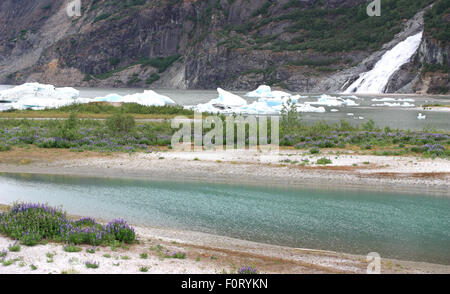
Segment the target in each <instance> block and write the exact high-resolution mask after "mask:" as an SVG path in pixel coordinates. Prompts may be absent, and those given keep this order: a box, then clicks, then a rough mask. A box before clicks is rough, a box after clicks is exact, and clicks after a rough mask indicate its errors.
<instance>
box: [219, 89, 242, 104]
mask: <svg viewBox="0 0 450 294" xmlns="http://www.w3.org/2000/svg"><path fill="white" fill-rule="evenodd" d="M217 92H218V93H219V98H217V99H214V100H211V102H215V103H219V104H222V105H225V106H230V107H237V106H243V105H246V104H247V101H246V100H245V99H243V98H241V97H239V96H238V95H235V94H232V93H230V92H227V91H225V90H223V89H221V88H217Z"/></svg>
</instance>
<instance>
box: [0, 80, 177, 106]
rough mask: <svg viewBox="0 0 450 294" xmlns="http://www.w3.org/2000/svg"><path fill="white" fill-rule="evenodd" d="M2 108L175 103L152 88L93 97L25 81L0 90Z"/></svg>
mask: <svg viewBox="0 0 450 294" xmlns="http://www.w3.org/2000/svg"><path fill="white" fill-rule="evenodd" d="M0 100H1V101H3V102H6V103H2V108H1V109H2V110H7V109H10V108H15V109H36V110H38V109H45V108H57V107H61V106H65V105H70V104H73V103H89V102H124V103H138V104H141V105H147V106H164V105H167V104H175V101H173V100H172V99H170V98H169V97H166V96H163V95H160V94H158V93H156V92H155V91H152V90H145V91H144V93H136V94H131V95H126V96H120V95H118V94H108V95H106V96H104V97H97V98H95V99H89V98H80V92H79V91H78V90H76V89H74V88H69V87H64V88H55V86H53V85H44V84H39V83H26V84H23V85H20V86H17V87H14V88H11V89H6V90H1V91H0Z"/></svg>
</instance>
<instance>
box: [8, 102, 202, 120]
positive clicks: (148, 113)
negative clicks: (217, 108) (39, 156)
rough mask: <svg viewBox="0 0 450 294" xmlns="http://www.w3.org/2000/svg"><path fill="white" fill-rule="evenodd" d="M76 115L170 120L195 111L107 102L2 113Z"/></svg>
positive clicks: (56, 116) (50, 115) (34, 115)
mask: <svg viewBox="0 0 450 294" xmlns="http://www.w3.org/2000/svg"><path fill="white" fill-rule="evenodd" d="M71 113H76V114H77V116H78V117H79V118H92V119H104V118H108V117H111V116H112V115H114V114H117V113H122V114H131V115H133V117H134V118H135V119H168V118H173V117H175V116H177V115H184V116H188V117H191V118H192V117H193V115H194V111H192V110H187V109H184V108H183V107H182V106H177V105H165V106H145V105H140V104H137V103H122V104H120V106H117V107H116V106H113V105H111V104H108V103H106V102H91V103H82V104H71V105H68V106H62V107H59V108H52V109H44V110H9V111H3V112H0V117H2V118H69V117H70V114H71Z"/></svg>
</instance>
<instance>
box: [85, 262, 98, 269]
mask: <svg viewBox="0 0 450 294" xmlns="http://www.w3.org/2000/svg"><path fill="white" fill-rule="evenodd" d="M85 265H86V267H87V268H91V269H96V268H99V267H100V263H99V262H96V261H86V263H85Z"/></svg>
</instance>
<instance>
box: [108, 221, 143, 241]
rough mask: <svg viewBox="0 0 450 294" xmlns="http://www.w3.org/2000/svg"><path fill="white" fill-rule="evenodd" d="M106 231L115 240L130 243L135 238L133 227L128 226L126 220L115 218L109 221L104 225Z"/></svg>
mask: <svg viewBox="0 0 450 294" xmlns="http://www.w3.org/2000/svg"><path fill="white" fill-rule="evenodd" d="M105 230H106V232H108V233H109V234H111V235H112V236H114V239H115V240H118V241H122V242H125V243H132V242H134V241H135V240H136V234H135V232H134V228H132V227H130V226H129V225H128V224H127V223H126V221H124V220H122V219H116V220H113V221H111V222H109V223H108V224H107V225H106V227H105Z"/></svg>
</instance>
